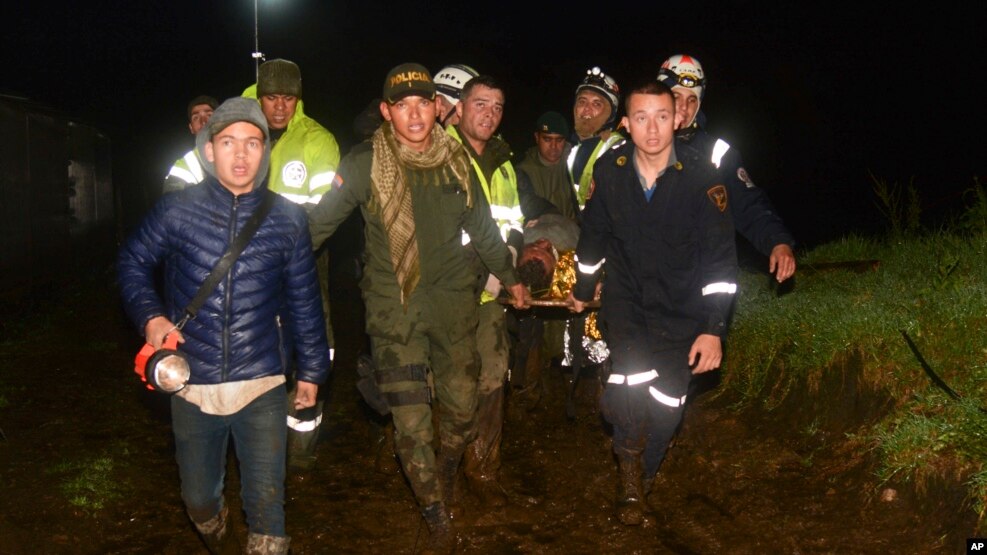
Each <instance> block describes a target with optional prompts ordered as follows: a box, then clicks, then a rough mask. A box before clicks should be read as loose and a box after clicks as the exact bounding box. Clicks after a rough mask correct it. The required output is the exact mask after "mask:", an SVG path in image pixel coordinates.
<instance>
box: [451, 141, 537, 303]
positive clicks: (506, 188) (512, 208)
mask: <svg viewBox="0 0 987 555" xmlns="http://www.w3.org/2000/svg"><path fill="white" fill-rule="evenodd" d="M446 131H447V132H448V133H449V134H450V135H452V138H453V139H456V140H457V141H459V143H460V144H464V143H463V138H462V137H461V136H460V135H459V130H457V129H456V126H455V125H450V126H449V127H447V128H446ZM490 141H491V142H493V141H501V142H502V140H501V139H500V138H499V137H493V138H491V139H490ZM489 146H490V145H489V144H488V147H489ZM505 147H506V145H505ZM505 150H508V151H509V150H510V149H509V148H505ZM471 151H472V149H469V148H467V149H466V152H468V153H470V162H471V163H472V164H473V173H474V175H476V177H477V181H479V182H480V188H481V189H482V190H483V195H484V196H485V197H486V199H487V202H488V203H489V204H490V215H491V216H493V219H494V222H496V223H497V227H498V228H499V229H500V236H501V239H503V240H504V241H505V242H506V241H507V236H508V234H510V232H511V230H512V229H516V230H517V231H518V233H523V231H524V221H523V220H524V216H523V215H522V214H521V201H520V200H519V197H518V194H517V173H515V172H514V165H513V164H511V160H510V156H508V157H507V160H505V161H504V162H503V163H502V164H501V165H500V166H498V167H497V169H495V170H494V172H493V175H492V176H491V177H490V181H489V182H488V181H487V178H486V176H484V175H483V170H482V169H481V168H480V164H479V163H478V162H477V161H476V159H475V158H473V155H472V152H471ZM469 242H470V237H469V234H467V233H466V232H465V231H464V232H463V244H464V245H465V244H467V243H469ZM493 300H495V297H494V296H493V295H491V294H490V293H489V292H488V291H486V290H484V291H483V292H482V293H480V304H486V303H489V302H491V301H493Z"/></svg>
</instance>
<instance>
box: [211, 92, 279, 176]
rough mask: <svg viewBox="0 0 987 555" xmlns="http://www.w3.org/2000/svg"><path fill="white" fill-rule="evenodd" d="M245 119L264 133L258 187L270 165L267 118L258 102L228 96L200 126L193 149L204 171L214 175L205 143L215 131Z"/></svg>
mask: <svg viewBox="0 0 987 555" xmlns="http://www.w3.org/2000/svg"><path fill="white" fill-rule="evenodd" d="M240 121H245V122H247V123H252V124H254V125H256V126H257V128H258V129H260V131H261V133H263V134H264V156H263V158H261V162H260V169H259V170H258V171H257V180H256V182H255V185H256V186H257V187H259V186H260V185H261V183H263V182H264V181H266V180H267V170H268V168H269V167H270V165H271V136H270V133H269V132H268V130H267V118H266V117H264V112H263V111H262V110H261V109H260V104H258V103H257V101H256V100H253V99H251V98H244V97H242V96H234V97H233V98H228V99H226V101H224V102H223V103H222V104H220V105H219V108H216V111H215V112H213V113H212V117H211V118H209V123H208V124H206V125H204V126H202V129H201V130H200V131H199V134H198V135H196V136H195V150H196V152H198V154H199V160H200V161H201V162H202V167H203V169H205V170H206V173H208V174H209V175H211V176H213V177H216V166H215V165H214V164H213V163H212V162H210V161H209V160H208V159H207V158H206V143H208V142H209V141H211V140H212V138H213V137H215V136H216V134H217V133H219V132H220V131H222V130H223V129H226V128H227V127H229V126H231V125H233V124H234V123H237V122H240Z"/></svg>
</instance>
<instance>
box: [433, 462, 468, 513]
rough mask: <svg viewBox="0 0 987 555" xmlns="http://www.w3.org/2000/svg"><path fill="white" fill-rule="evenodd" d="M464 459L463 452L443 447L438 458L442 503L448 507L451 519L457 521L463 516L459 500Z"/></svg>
mask: <svg viewBox="0 0 987 555" xmlns="http://www.w3.org/2000/svg"><path fill="white" fill-rule="evenodd" d="M462 458H463V452H462V450H460V451H450V450H448V449H446V448H445V447H443V448H442V449H441V450H440V451H439V455H438V456H437V457H436V460H435V466H436V468H437V469H438V473H439V488H440V490H441V492H442V501H443V504H444V505H445V507H446V512H447V513H448V514H449V518H450V519H453V520H455V519H456V518H458V517H459V516H460V515H461V514H462V505H461V504H460V499H459V487H458V482H459V461H460V460H462Z"/></svg>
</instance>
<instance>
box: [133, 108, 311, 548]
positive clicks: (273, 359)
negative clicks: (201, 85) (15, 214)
mask: <svg viewBox="0 0 987 555" xmlns="http://www.w3.org/2000/svg"><path fill="white" fill-rule="evenodd" d="M196 148H197V151H198V153H199V155H200V157H201V160H202V162H203V168H204V169H205V172H206V174H207V176H206V177H205V179H204V180H203V181H202V182H201V183H199V184H197V185H193V186H191V187H188V188H185V189H183V190H181V191H177V192H175V193H172V194H168V195H165V196H164V197H162V199H161V200H160V201H159V202H158V204H157V205H156V206H155V207H154V209H153V210H152V211H151V213H150V214H149V215H148V217H147V218H145V220H144V221H143V222H142V223H141V225H140V227H139V228H138V229H137V231H136V232H135V233H134V234H133V235H132V236H131V237H130V238H129V239H128V240H127V242H126V244H125V245H124V246H123V248H122V249H121V250H120V254H119V258H118V264H117V269H118V273H119V276H118V277H119V283H120V290H121V295H122V297H123V301H124V307H125V308H126V311H127V315H128V316H129V317H130V319H131V320H132V321H133V322H134V324H135V325H136V326H137V328H138V329H139V330H141V331H142V332H143V334H144V336H145V338H146V340H147V343H148V344H150V345H151V346H153V347H154V348H155V349H156V350H159V349H161V348H162V345H163V344H164V342H165V338H166V337H168V336H169V335H171V336H174V337H176V339H177V341H178V345H177V350H178V352H179V353H180V354H181V355H183V356H184V358H185V359H186V360H187V361H188V365H189V368H190V377H189V380H188V384H187V385H186V386H185V387H184V388H183V389H181V390H180V391H178V392H177V393H175V395H174V396H173V397H172V398H171V419H172V430H173V432H174V435H175V459H176V461H177V462H178V470H179V475H180V477H181V491H182V500H183V501H184V502H185V507H186V510H187V512H188V515H189V518H190V519H191V520H192V522H193V523H194V524H195V527H196V529H197V530H198V531H199V534H200V535H201V537H202V539H203V541H204V542H205V544H206V546H207V547H208V549H209V551H210V552H211V553H233V552H240V549H239V544H240V541H239V538H237V537H235V535H234V533H233V532H232V530H233V529H234V528H232V527H230V526H229V524H228V519H229V517H230V514H231V513H230V511H229V509H228V505H227V503H226V501H225V499H224V495H223V489H224V476H225V470H226V454H227V449H228V446H229V444H230V438H232V439H233V444H234V446H235V448H236V456H237V459H238V462H239V468H240V484H241V496H242V499H243V510H244V512H245V513H246V516H247V527H248V531H249V533H248V535H247V538H246V539H247V543H246V553H265V554H284V553H287V552H288V544H289V541H290V539H289V538H288V536H287V534H286V531H285V518H284V489H285V448H286V447H285V446H286V432H285V424H284V423H285V418H286V415H287V407H286V406H285V395H286V390H285V371H286V368H285V365H284V357H283V353H284V351H285V349H288V348H289V347H293V349H294V355H295V359H296V360H297V368H296V377H297V380H298V387H297V394H296V395H295V396H294V398H293V399H292V404H293V407H294V408H295V409H303V408H306V407H312V406H314V405H315V401H316V396H317V394H318V389H319V386H318V384H321V383H323V382H324V381H325V379H326V377H327V375H328V372H329V348H328V344H327V343H326V336H325V327H324V324H323V315H322V307H321V305H320V303H319V301H318V295H319V286H318V284H317V283H316V272H315V265H314V258H313V255H312V243H311V238H310V236H309V232H308V221H307V218H306V216H305V212H304V211H303V210H302V209H301V208H299V207H298V206H296V205H294V204H293V203H291V202H288V201H287V200H285V199H283V198H281V197H279V196H277V195H274V194H272V193H271V192H270V191H268V190H267V188H266V187H265V186H264V182H265V178H266V175H267V167H268V162H269V152H270V150H269V149H270V141H269V137H268V128H267V122H266V120H265V118H264V114H263V113H262V112H261V110H260V107H259V106H258V105H257V103H256V102H254V101H252V100H248V99H245V98H231V99H229V100H227V101H226V102H224V103H223V104H222V105H221V106H220V107H219V108H218V109H216V111H215V113H214V114H213V117H212V119H211V120H210V121H209V124H208V125H206V126H204V127H203V128H202V129H201V130H200V131H199V134H198V135H197V136H196ZM255 215H257V217H259V228H258V229H257V230H256V233H254V234H253V235H252V236H250V237H249V242H248V243H247V246H246V248H245V249H244V250H243V251H242V252H241V254H240V255H239V256H237V257H235V259H234V262H233V264H232V266H231V267H230V268H229V270H227V272H226V273H225V275H223V276H221V279H220V280H219V281H218V283H216V284H215V285H214V286H212V287H208V286H203V283H205V282H206V281H207V276H208V275H210V274H211V271H212V270H213V268H214V267H215V266H216V265H217V263H218V262H219V260H220V259H221V258H226V255H224V254H223V253H224V252H228V251H229V250H230V245H231V244H232V243H233V242H234V239H233V237H234V236H237V235H238V234H240V233H242V230H243V229H244V228H245V227H247V226H249V225H250V223H251V222H252V221H253V220H254V219H255ZM160 266H164V272H163V275H164V276H165V277H164V284H163V288H164V295H159V293H158V291H157V288H156V287H155V285H156V276H157V275H158V272H157V270H158V267H160ZM200 288H202V289H203V291H204V293H200V292H199V291H200ZM202 294H205V297H204V298H203V299H202V302H201V306H200V307H199V308H198V310H196V309H194V308H192V307H193V306H194V304H195V303H194V302H190V299H192V298H196V299H197V300H199V299H198V297H199V295H202ZM186 303H188V304H186ZM193 315H194V316H195V317H191V316H193ZM176 322H177V324H176ZM282 322H290V324H288V325H284V326H282ZM237 514H238V513H237Z"/></svg>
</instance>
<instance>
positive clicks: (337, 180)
mask: <svg viewBox="0 0 987 555" xmlns="http://www.w3.org/2000/svg"><path fill="white" fill-rule="evenodd" d="M331 185H332V188H333V189H336V190H339V189H342V188H343V176H341V175H339V172H336V176H335V177H333V178H332V183H331Z"/></svg>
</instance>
